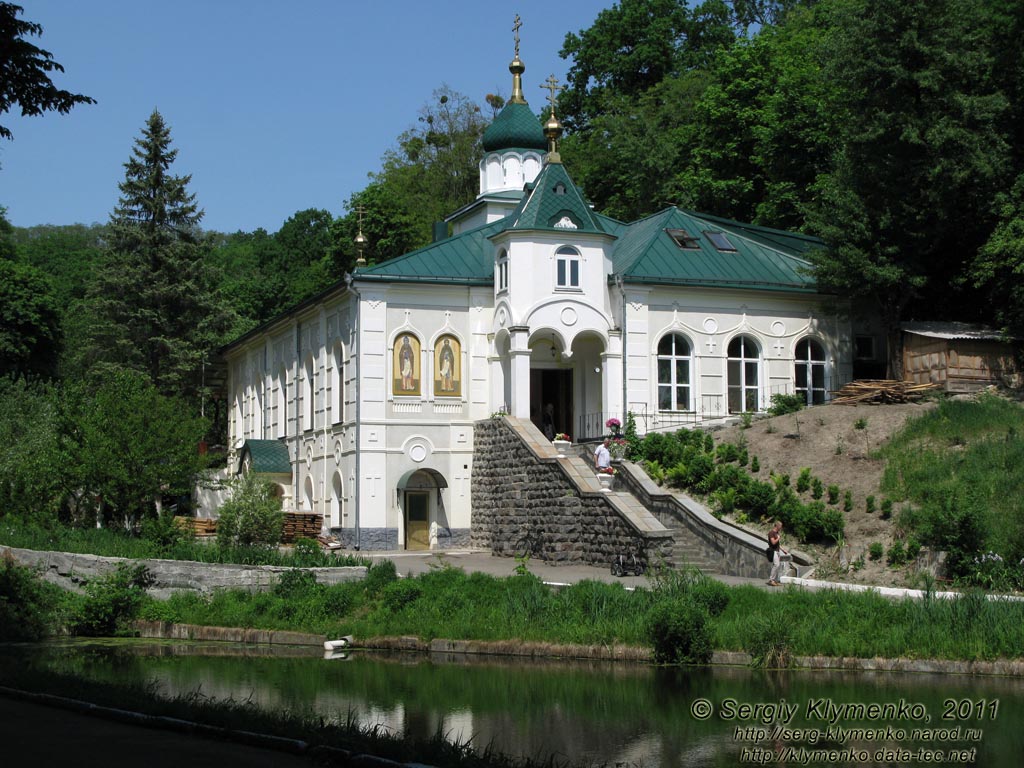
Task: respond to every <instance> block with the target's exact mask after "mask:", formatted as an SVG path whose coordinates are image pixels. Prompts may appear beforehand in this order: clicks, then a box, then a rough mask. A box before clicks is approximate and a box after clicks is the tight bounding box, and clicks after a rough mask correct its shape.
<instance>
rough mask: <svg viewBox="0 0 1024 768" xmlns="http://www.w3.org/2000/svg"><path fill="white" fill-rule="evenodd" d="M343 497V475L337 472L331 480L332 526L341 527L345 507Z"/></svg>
mask: <svg viewBox="0 0 1024 768" xmlns="http://www.w3.org/2000/svg"><path fill="white" fill-rule="evenodd" d="M342 498H344V497H343V496H342V487H341V475H340V474H339V473H337V472H335V473H334V478H333V479H332V480H331V519H330V522H329V524H328V525H329V526H330V527H331V528H340V527H341V521H342V512H343V509H344V506H343V502H342Z"/></svg>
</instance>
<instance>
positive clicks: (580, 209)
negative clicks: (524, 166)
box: [510, 162, 605, 234]
mask: <svg viewBox="0 0 1024 768" xmlns="http://www.w3.org/2000/svg"><path fill="white" fill-rule="evenodd" d="M510 218H511V219H512V226H511V228H512V229H554V230H558V231H561V232H599V233H601V234H605V231H604V228H603V227H602V226H601V223H600V221H599V219H598V217H597V216H595V215H594V213H593V212H592V211H591V210H590V206H589V205H588V204H587V201H586V200H584V199H583V193H582V192H580V190H579V188H578V187H577V186H576V185H575V184H573V182H572V179H570V178H569V174H568V173H567V172H566V170H565V166H564V165H562V164H561V163H550V162H549V163H546V164H545V165H544V168H543V169H541V172H540V174H539V175H538V176H537V179H536V180H535V181H534V182H533V184H532V185H530V187H529V189H528V191H527V193H526V197H525V198H523V201H522V203H520V204H519V207H518V208H517V209H516V210H515V211H514V212H513V213H512V214H511V216H510ZM566 219H568V220H569V221H571V222H572V225H573V226H571V227H559V226H558V224H559V223H560V222H563V221H565V220H566Z"/></svg>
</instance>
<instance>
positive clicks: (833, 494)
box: [828, 485, 839, 504]
mask: <svg viewBox="0 0 1024 768" xmlns="http://www.w3.org/2000/svg"><path fill="white" fill-rule="evenodd" d="M828 503H829V504H838V503H839V486H838V485H830V486H829V487H828Z"/></svg>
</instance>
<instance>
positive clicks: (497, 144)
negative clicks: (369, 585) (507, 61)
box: [224, 44, 853, 549]
mask: <svg viewBox="0 0 1024 768" xmlns="http://www.w3.org/2000/svg"><path fill="white" fill-rule="evenodd" d="M517 49H518V44H517ZM509 68H510V71H511V72H512V75H513V89H512V96H511V98H510V100H509V102H508V103H507V104H506V106H505V107H504V108H503V110H502V111H501V112H500V114H499V115H498V116H497V117H496V118H495V120H494V122H493V123H492V124H491V125H490V126H489V127H488V128H487V130H486V132H485V133H484V136H483V142H482V143H483V158H482V159H481V161H480V194H479V195H478V197H477V198H476V199H475V200H474V201H473V202H472V203H470V204H468V205H466V206H464V207H463V208H461V209H460V210H458V211H456V212H454V213H453V214H452V215H451V216H450V217H449V218H448V220H447V221H448V224H449V225H450V228H451V235H450V236H448V237H446V238H444V239H441V240H438V241H436V242H434V243H432V244H431V245H428V246H426V247H424V248H421V249H419V250H416V251H413V252H412V253H408V254H405V255H403V256H401V257H398V258H395V259H392V260H390V261H387V262H384V263H381V264H377V265H374V266H358V267H357V268H356V269H355V270H354V271H353V272H352V274H349V275H346V276H345V279H344V280H342V281H340V282H339V283H337V284H336V285H335V286H333V287H332V288H331V289H329V290H328V291H326V292H324V293H321V294H320V295H319V296H317V297H316V298H315V299H313V300H309V301H307V302H305V303H303V304H301V305H299V306H297V307H295V308H294V309H292V310H291V311H290V312H288V313H286V314H284V315H283V316H280V317H278V318H276V319H274V320H273V321H271V322H269V323H266V324H265V325H263V326H261V327H259V328H257V329H255V330H253V331H252V332H250V333H248V334H246V335H245V336H243V337H242V338H240V339H238V340H236V341H235V342H233V343H232V344H230V345H229V346H228V347H227V348H226V349H225V351H224V354H225V357H226V360H227V364H228V396H229V400H230V402H229V414H230V415H229V440H230V448H231V456H230V461H229V468H232V471H234V470H237V469H239V468H240V467H242V466H243V465H246V466H250V467H252V468H254V469H257V470H258V471H262V472H265V473H268V476H270V477H272V479H274V480H275V482H277V484H278V485H279V488H280V493H281V495H282V497H283V499H284V504H285V508H286V509H292V510H297V511H306V512H312V513H316V514H320V515H322V516H323V520H324V528H325V529H329V530H330V532H331V533H333V534H334V535H335V536H337V537H338V538H339V539H340V540H341V541H342V542H343V544H344V545H345V546H347V547H355V548H360V549H406V548H407V549H425V548H430V549H444V548H448V547H453V546H462V545H465V544H467V543H468V541H469V532H470V529H471V525H472V498H471V494H470V478H471V476H472V473H473V459H474V455H473V438H474V423H475V422H477V421H479V420H481V419H487V418H489V417H491V416H492V415H493V414H495V413H498V412H504V413H507V414H510V415H512V416H516V417H520V418H523V419H531V420H533V422H534V423H535V424H537V426H538V427H539V428H541V429H543V428H544V427H545V426H547V424H546V423H545V421H546V420H545V416H544V414H545V412H548V413H550V415H551V418H550V420H551V427H552V430H551V431H553V432H562V433H566V434H567V435H569V436H570V438H571V439H572V440H573V441H577V442H578V441H583V440H588V439H595V438H597V437H599V436H600V435H601V434H602V433H604V432H605V431H606V429H605V423H606V421H607V419H609V418H612V417H615V418H618V419H619V420H620V421H622V422H623V423H624V422H625V416H626V414H627V413H629V412H631V413H632V414H634V417H635V419H636V423H637V427H638V429H639V431H640V432H641V434H643V433H645V432H649V431H655V430H675V429H678V428H679V427H681V426H694V425H698V426H699V425H700V424H702V423H706V422H708V421H711V420H720V419H722V418H723V417H726V416H729V415H731V414H741V413H744V412H757V411H762V410H764V409H765V408H766V407H767V406H768V404H769V402H770V398H771V396H772V395H773V394H775V393H794V392H796V393H800V394H801V395H803V396H804V397H806V399H807V401H808V402H809V403H816V402H822V401H824V400H825V399H827V397H828V390H829V389H832V388H834V387H833V384H834V382H836V381H845V380H848V379H849V378H850V376H851V371H852V359H853V353H852V341H851V333H850V327H849V320H848V318H847V317H846V316H845V315H842V314H840V313H838V312H837V310H836V309H835V307H836V306H837V303H836V302H835V301H834V297H826V296H823V295H822V294H819V293H818V292H817V291H816V289H815V285H814V283H813V280H812V278H811V277H810V275H809V271H808V266H809V265H808V262H807V261H806V260H805V258H804V256H805V255H806V253H807V252H808V251H810V250H813V249H816V248H820V247H821V246H822V244H821V242H820V241H819V240H816V239H815V238H812V237H808V236H805V235H800V234H794V233H789V232H782V231H778V230H773V229H768V228H765V227H759V226H754V225H750V224H742V223H739V222H735V221H730V220H727V219H722V218H718V217H715V216H710V215H706V214H700V213H694V212H691V211H685V210H680V209H678V208H674V207H670V208H666V209H665V210H662V211H659V212H657V213H654V214H652V215H650V216H648V217H646V218H644V219H641V220H639V221H635V222H629V223H627V222H621V221H617V220H615V219H612V218H609V217H606V216H602V215H600V214H599V213H597V212H595V211H594V210H592V208H591V206H590V205H589V204H588V202H587V200H586V197H585V196H584V191H583V190H580V189H579V188H578V187H577V186H576V185H575V184H574V183H573V181H572V179H571V177H570V175H569V169H567V168H566V167H565V166H564V165H563V164H562V162H561V159H560V157H559V154H558V151H557V148H558V147H557V142H558V138H559V137H560V134H561V128H560V126H559V124H558V122H557V120H556V119H555V118H554V114H553V112H552V117H551V118H550V119H549V120H548V121H547V123H545V124H543V125H542V124H541V122H540V121H539V120H538V119H537V117H536V116H535V115H534V113H533V112H532V111H531V109H530V107H529V106H528V104H527V103H526V100H525V98H524V97H523V90H522V74H523V71H524V69H525V67H524V66H523V63H522V62H521V61H520V59H519V55H518V50H517V52H516V56H515V59H514V60H513V62H512V64H511V65H510V67H509ZM549 437H550V435H549Z"/></svg>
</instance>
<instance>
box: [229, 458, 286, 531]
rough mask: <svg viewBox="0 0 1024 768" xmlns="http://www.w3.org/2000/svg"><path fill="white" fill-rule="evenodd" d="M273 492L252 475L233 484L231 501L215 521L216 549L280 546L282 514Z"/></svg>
mask: <svg viewBox="0 0 1024 768" xmlns="http://www.w3.org/2000/svg"><path fill="white" fill-rule="evenodd" d="M273 488H274V487H273V486H272V485H271V484H270V483H268V482H267V481H265V480H261V479H259V478H257V477H256V476H255V475H253V474H252V473H249V474H247V475H243V476H242V478H241V479H240V480H238V481H236V482H235V483H233V486H232V491H233V492H232V495H231V498H230V499H229V500H228V501H226V502H224V505H223V506H221V508H220V516H219V517H218V519H217V544H218V545H219V546H221V547H263V548H267V549H269V548H272V547H276V546H277V545H278V544H280V543H281V533H282V530H283V528H284V513H283V512H282V511H281V500H280V499H279V498H277V497H276V496H275V495H274V490H273Z"/></svg>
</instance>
